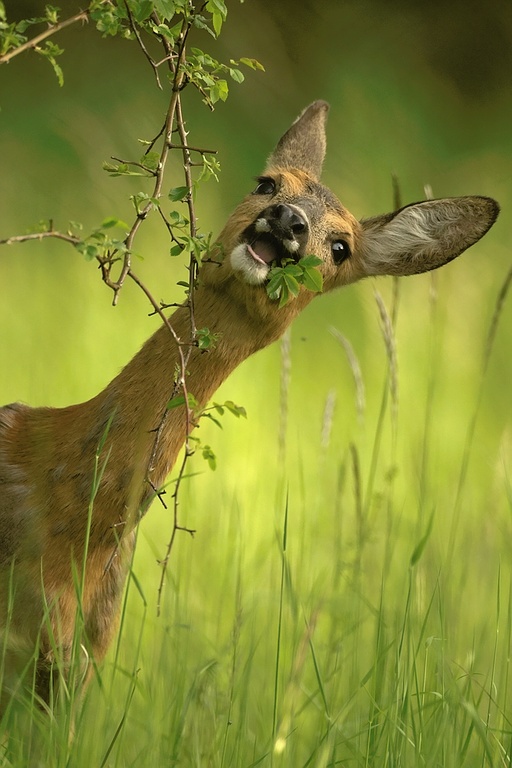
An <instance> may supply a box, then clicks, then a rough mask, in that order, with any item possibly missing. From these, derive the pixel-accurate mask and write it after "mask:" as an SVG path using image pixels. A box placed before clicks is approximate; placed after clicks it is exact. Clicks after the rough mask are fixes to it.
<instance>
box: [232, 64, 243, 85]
mask: <svg viewBox="0 0 512 768" xmlns="http://www.w3.org/2000/svg"><path fill="white" fill-rule="evenodd" d="M229 74H230V75H231V77H232V78H233V80H234V81H235V83H243V81H244V80H245V76H244V73H243V72H240V70H239V69H231V68H230V70H229Z"/></svg>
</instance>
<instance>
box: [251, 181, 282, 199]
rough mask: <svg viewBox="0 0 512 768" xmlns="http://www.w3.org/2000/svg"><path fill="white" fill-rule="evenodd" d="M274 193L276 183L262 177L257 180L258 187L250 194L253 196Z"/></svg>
mask: <svg viewBox="0 0 512 768" xmlns="http://www.w3.org/2000/svg"><path fill="white" fill-rule="evenodd" d="M275 191H276V183H275V181H274V179H270V178H267V177H262V178H261V179H258V186H257V187H256V189H255V190H254V192H253V193H252V194H253V195H273V194H274V192H275Z"/></svg>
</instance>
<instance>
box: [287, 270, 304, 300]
mask: <svg viewBox="0 0 512 768" xmlns="http://www.w3.org/2000/svg"><path fill="white" fill-rule="evenodd" d="M284 282H285V284H286V287H287V288H288V290H289V292H290V293H291V294H292V295H293V296H298V295H299V291H300V284H299V282H298V281H297V280H296V279H295V277H293V275H291V274H290V273H289V272H286V270H285V273H284Z"/></svg>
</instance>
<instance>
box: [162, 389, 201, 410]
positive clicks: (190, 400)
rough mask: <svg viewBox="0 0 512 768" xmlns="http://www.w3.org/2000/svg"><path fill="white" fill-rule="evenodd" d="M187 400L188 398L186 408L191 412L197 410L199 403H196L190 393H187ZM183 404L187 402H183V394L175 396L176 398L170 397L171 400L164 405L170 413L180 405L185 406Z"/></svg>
mask: <svg viewBox="0 0 512 768" xmlns="http://www.w3.org/2000/svg"><path fill="white" fill-rule="evenodd" d="M187 398H188V407H189V408H190V409H191V410H193V411H195V410H197V408H198V406H199V403H198V402H197V400H196V398H195V397H194V395H193V394H192V392H188V393H187ZM185 402H187V401H186V400H185V395H184V394H181V395H176V397H171V399H170V400H169V402H168V403H167V405H166V408H167V410H168V411H172V410H173V408H179V407H180V405H185Z"/></svg>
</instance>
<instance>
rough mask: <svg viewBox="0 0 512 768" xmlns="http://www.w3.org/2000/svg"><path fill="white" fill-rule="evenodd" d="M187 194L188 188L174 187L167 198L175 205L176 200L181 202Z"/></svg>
mask: <svg viewBox="0 0 512 768" xmlns="http://www.w3.org/2000/svg"><path fill="white" fill-rule="evenodd" d="M188 193H189V188H188V187H174V189H171V190H170V192H169V194H168V197H169V200H172V201H173V203H177V202H178V200H183V199H184V198H185V197H186V196H187V195H188Z"/></svg>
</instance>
